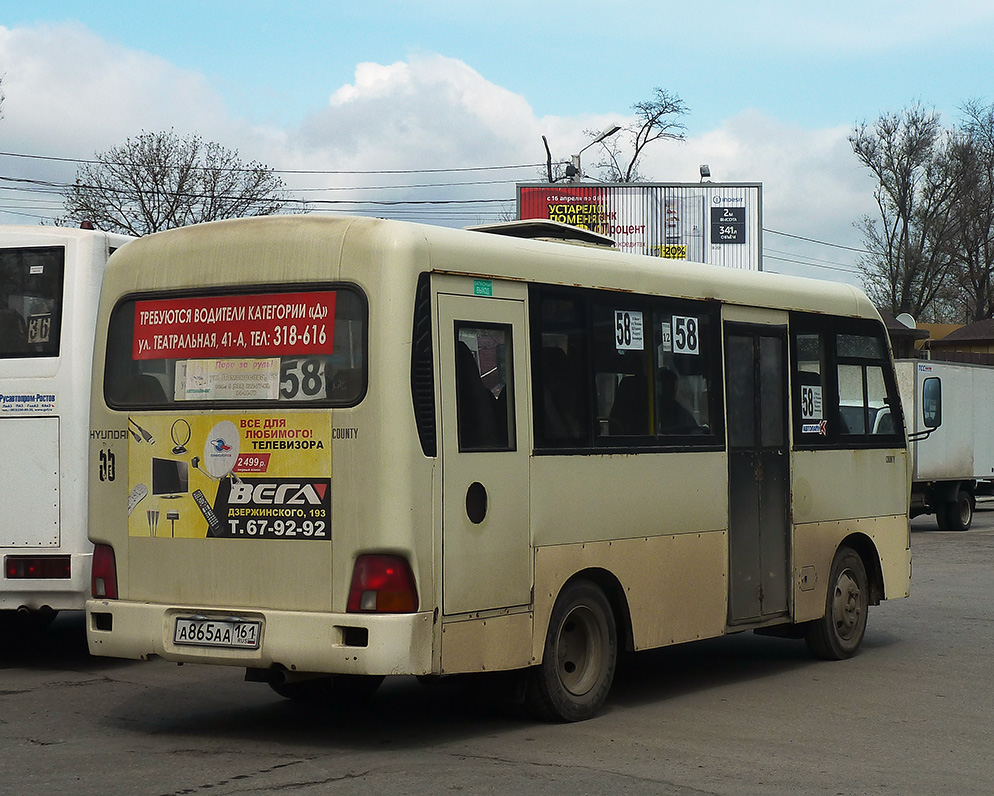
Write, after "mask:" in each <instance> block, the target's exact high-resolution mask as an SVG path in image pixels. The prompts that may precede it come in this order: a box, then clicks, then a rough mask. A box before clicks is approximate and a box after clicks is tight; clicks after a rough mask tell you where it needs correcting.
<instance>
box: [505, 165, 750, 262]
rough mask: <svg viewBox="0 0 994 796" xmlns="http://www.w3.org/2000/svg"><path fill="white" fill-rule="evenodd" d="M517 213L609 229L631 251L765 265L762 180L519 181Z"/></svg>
mask: <svg viewBox="0 0 994 796" xmlns="http://www.w3.org/2000/svg"><path fill="white" fill-rule="evenodd" d="M518 218H519V219H548V220H550V221H558V222H561V223H564V224H571V225H573V226H577V227H582V228H583V229H588V230H591V231H592V232H597V233H599V234H601V235H607V236H608V237H610V238H612V239H613V240H614V242H615V245H616V246H617V247H618V248H619V249H620V250H621V251H624V252H630V253H634V254H648V255H651V256H653V257H664V258H667V259H674V260H690V261H693V262H704V263H713V264H716V265H724V266H728V267H732V268H742V269H746V270H762V186H761V185H759V184H753V183H748V184H747V183H732V184H728V183H700V184H696V183H692V184H680V183H667V184H663V183H645V184H638V185H590V184H580V183H566V184H560V183H555V184H547V183H543V184H519V185H518Z"/></svg>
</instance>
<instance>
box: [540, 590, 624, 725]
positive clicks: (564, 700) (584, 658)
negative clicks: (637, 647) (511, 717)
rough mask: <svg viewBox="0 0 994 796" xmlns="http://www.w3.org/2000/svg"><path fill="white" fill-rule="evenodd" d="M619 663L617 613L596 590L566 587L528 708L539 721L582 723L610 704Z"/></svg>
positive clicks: (552, 621)
mask: <svg viewBox="0 0 994 796" xmlns="http://www.w3.org/2000/svg"><path fill="white" fill-rule="evenodd" d="M617 658H618V635H617V628H616V625H615V621H614V612H613V611H612V610H611V605H610V603H609V602H608V601H607V598H606V597H605V596H604V592H602V591H601V590H600V589H599V588H598V587H597V586H595V585H594V584H593V583H591V582H590V581H587V580H576V581H573V582H571V583H568V584H567V585H566V586H565V587H564V588H563V590H562V592H560V594H559V597H558V598H557V599H556V604H555V606H554V607H553V609H552V616H551V617H550V619H549V629H548V632H547V633H546V637H545V650H544V655H543V658H542V663H541V664H539V665H538V666H535V667H533V668H532V669H530V670H529V671H528V672H527V674H526V676H527V680H526V683H525V705H526V707H527V708H528V710H529V711H531V712H532V713H533V714H534V715H535V716H537V717H539V718H543V719H551V720H555V721H582V720H584V719H587V718H590V717H591V716H592V715H593V714H594V713H596V712H597V711H598V710H599V709H600V707H601V706H602V705H603V704H604V701H605V700H606V699H607V695H608V691H610V690H611V683H612V681H613V680H614V670H615V665H616V663H617Z"/></svg>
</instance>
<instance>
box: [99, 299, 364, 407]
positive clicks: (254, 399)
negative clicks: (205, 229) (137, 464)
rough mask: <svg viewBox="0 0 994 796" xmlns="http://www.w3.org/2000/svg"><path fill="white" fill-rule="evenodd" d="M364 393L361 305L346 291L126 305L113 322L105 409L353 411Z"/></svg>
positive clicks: (133, 301) (146, 301) (131, 301)
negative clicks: (299, 407)
mask: <svg viewBox="0 0 994 796" xmlns="http://www.w3.org/2000/svg"><path fill="white" fill-rule="evenodd" d="M365 389H366V306H365V302H364V300H363V298H362V296H361V295H360V294H359V293H358V292H357V291H355V290H352V289H348V288H345V289H343V288H333V289H332V288H329V289H320V290H306V291H303V290H301V291H293V292H277V291H269V292H255V293H239V294H225V295H211V296H200V295H198V296H189V295H184V296H174V297H166V298H160V297H141V298H131V299H128V300H126V301H124V302H122V303H120V304H119V305H118V306H117V307H116V308H115V309H114V312H113V314H112V316H111V320H110V328H109V330H108V341H107V361H106V369H105V371H104V397H105V398H106V400H107V404H108V405H109V406H114V407H139V406H148V407H151V406H165V405H171V404H189V403H194V404H195V403H204V402H207V403H211V404H216V403H225V404H238V405H241V404H246V405H256V404H259V403H270V402H277V403H281V404H315V405H336V406H350V405H353V404H356V403H358V402H359V400H360V399H361V398H362V396H363V394H364V393H365Z"/></svg>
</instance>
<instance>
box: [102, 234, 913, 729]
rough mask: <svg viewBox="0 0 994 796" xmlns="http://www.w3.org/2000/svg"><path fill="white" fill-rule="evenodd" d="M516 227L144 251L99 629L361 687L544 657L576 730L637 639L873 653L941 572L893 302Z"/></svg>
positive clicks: (559, 714) (129, 344)
mask: <svg viewBox="0 0 994 796" xmlns="http://www.w3.org/2000/svg"><path fill="white" fill-rule="evenodd" d="M514 230H515V226H514V225H512V226H511V227H510V228H507V227H498V228H481V229H474V230H452V229H443V228H436V227H429V226H420V225H414V224H406V223H400V222H392V221H383V220H375V219H363V218H336V217H316V216H315V217H310V216H295V217H274V218H255V219H242V220H233V221H224V222H218V223H212V224H205V225H200V226H193V227H188V228H184V229H177V230H173V231H169V232H165V233H161V234H156V235H150V236H148V237H146V238H143V239H140V240H138V241H136V242H134V243H132V244H129V245H128V246H127V247H126V248H125V249H123V250H122V251H120V252H118V253H117V254H116V255H115V256H114V257H113V258H112V259H111V262H110V265H109V267H108V270H107V274H106V277H105V280H104V287H103V293H102V297H101V302H100V310H99V321H98V328H97V334H96V351H97V356H96V357H95V359H96V361H95V364H94V381H93V394H92V402H91V405H92V416H91V425H92V428H93V432H94V434H95V435H97V438H99V439H101V440H108V442H106V443H101V444H100V445H97V444H94V445H93V446H92V447H91V464H92V466H91V478H90V497H91V500H90V513H89V528H90V535H91V538H92V540H93V542H94V543H95V545H96V547H95V553H94V568H93V584H92V599H90V600H89V602H88V603H87V614H88V616H87V633H88V638H89V645H90V649H91V651H92V652H93V653H95V654H99V655H114V656H121V657H126V658H146V657H149V656H152V655H157V656H161V657H163V658H166V659H168V660H172V661H179V662H184V661H189V662H199V663H212V664H220V665H227V666H237V667H241V668H244V669H245V670H246V672H247V679H249V680H252V681H261V682H265V683H268V684H269V685H270V686H272V688H273V689H274V690H275V691H277V692H278V693H279V694H281V695H284V696H286V697H290V698H292V699H321V700H330V701H335V700H355V699H357V698H358V697H362V696H369V695H370V694H371V693H372V692H373V691H374V690H375V688H376V687H377V685H378V684H379V683H380V681H381V680H382V678H383V677H384V676H386V675H392V674H408V675H457V674H465V673H478V672H495V671H518V672H520V678H521V689H520V692H519V693H520V694H522V695H523V699H524V701H525V703H526V704H527V705H528V707H530V708H531V709H532V710H533V711H534V712H535V713H536V714H537V715H540V716H544V717H550V718H553V719H557V720H568V721H569V720H579V719H584V718H587V717H589V716H591V715H592V714H594V713H595V712H596V711H597V710H598V709H599V708H600V707H601V706H602V705H603V704H604V701H605V699H607V697H608V693H609V689H610V687H611V682H612V678H613V676H614V671H615V662H616V659H617V654H618V651H619V650H621V649H625V650H644V649H649V648H653V647H660V646H664V645H670V644H679V643H682V642H687V641H693V640H696V639H702V638H707V637H714V636H720V635H723V634H726V633H734V632H739V631H744V630H754V631H758V632H762V633H768V634H777V635H786V636H791V637H796V638H804V639H806V640H807V643H808V645H809V646H810V648H811V649H812V650H813V652H814V653H815V654H816V655H817V656H819V657H823V658H834V659H839V658H846V657H849V656H851V655H853V654H854V653H855V652H856V651H857V649H858V648H859V646H860V643H861V641H862V639H863V635H864V631H865V628H866V622H867V611H868V607H869V606H870V605H874V604H876V603H879V602H880V601H881V600H883V599H886V598H891V597H904V596H906V595H907V593H908V585H909V577H910V561H911V553H910V537H909V527H908V507H907V502H908V468H907V462H908V459H907V445H906V436H905V431H904V425H903V419H902V415H901V406H900V403H899V401H898V398H897V392H896V387H895V379H894V371H893V365H892V360H891V355H890V349H889V344H888V339H887V336H886V333H885V330H884V327H883V325H882V323H881V321H880V318H879V316H878V315H877V313H876V311H875V310H874V309H873V307H872V306H871V305H870V303H869V301H868V300H867V299H866V297H865V296H864V295H863V294H862V293H860V292H859V291H858V290H856V289H854V288H852V287H849V286H845V285H839V284H832V283H827V282H816V281H813V280H802V279H793V278H788V277H782V276H777V275H772V274H756V273H744V272H740V271H736V270H731V269H722V268H718V267H709V266H705V265H700V264H694V263H687V262H682V261H669V260H662V259H660V258H655V257H642V256H637V255H628V254H623V253H620V252H618V251H616V250H613V249H612V248H611V247H610V246H607V245H604V243H605V239H603V238H601V237H600V236H598V235H593V234H588V233H585V232H584V231H582V230H575V229H571V228H570V229H565V230H564V228H562V227H555V228H553V229H552V230H551V231H550V230H549V229H544V230H543V231H542V234H543V237H549V236H554V235H559V236H561V237H567V238H573V239H576V238H577V236H586V237H587V240H584V241H583V242H584V243H586V244H587V245H582V246H573V245H566V244H565V243H563V242H556V241H548V240H529V239H522V238H520V237H516V236H514V235H509V234H507V233H508V232H514ZM494 233H503V234H494ZM883 404H886V405H888V406H889V407H890V409H891V415H892V417H893V422H892V423H890V424H888V425H887V426H886V427H878V428H874V427H873V426H872V424H870V423H868V422H867V420H866V418H867V417H869V410H870V408H871V407H876V406H879V405H883ZM842 406H845V407H846V410H847V415H846V416H847V418H849V419H848V420H846V419H844V418H843V417H842V413H841V411H840V407H842ZM853 406H855V407H857V411H853V409H852V407H853ZM858 407H863V409H864V411H863V412H862V413H860V412H859V411H858ZM861 418H862V422H861V420H860V419H861ZM104 450H106V451H107V452H109V453H112V454H113V455H114V457H115V459H116V461H117V462H118V469H119V472H120V473H122V475H121V476H119V477H118V478H117V479H116V480H114V481H106V480H100V479H99V477H98V476H97V457H98V454H99V453H100V452H101V451H104Z"/></svg>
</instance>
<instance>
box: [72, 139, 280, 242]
mask: <svg viewBox="0 0 994 796" xmlns="http://www.w3.org/2000/svg"><path fill="white" fill-rule="evenodd" d="M290 202H291V200H290V198H289V196H288V195H287V193H286V189H285V186H284V184H283V181H282V179H280V177H279V176H278V175H277V174H275V173H274V172H273V170H272V169H270V168H269V167H267V166H264V165H262V164H261V163H257V162H254V161H253V162H249V163H243V162H242V161H241V160H240V159H239V157H238V153H237V151H233V150H229V149H226V148H225V147H223V146H221V145H220V144H217V143H214V142H205V141H203V140H202V139H201V138H200V137H199V136H197V135H188V136H185V137H180V136H178V135H176V133H174V132H173V131H171V130H170V131H168V132H159V133H150V132H142V133H141V134H140V135H138V136H136V137H135V138H129V139H128V140H127V141H125V143H124V144H123V145H121V146H117V147H113V148H112V149H109V150H108V151H106V152H104V153H101V154H98V155H96V159H95V160H94V161H93V162H90V163H83V164H81V165H80V166H79V168H78V170H77V172H76V179H75V182H73V184H72V185H70V186H69V187H68V188H67V189H66V190H65V197H64V203H65V211H66V212H65V216H64V217H63V218H61V219H58V221H57V223H59V224H67V225H75V224H78V223H80V222H87V221H89V222H92V223H93V224H94V225H95V226H96V227H98V228H99V229H103V230H106V231H108V232H122V233H125V234H128V235H145V234H148V233H150V232H159V231H161V230H164V229H171V228H173V227H182V226H186V225H188V224H195V223H198V222H201V221H216V220H219V219H224V218H237V217H240V216H259V215H270V214H273V213H279V212H281V211H283V210H285V209H286V208H287V207H288V205H289V203H290Z"/></svg>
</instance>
